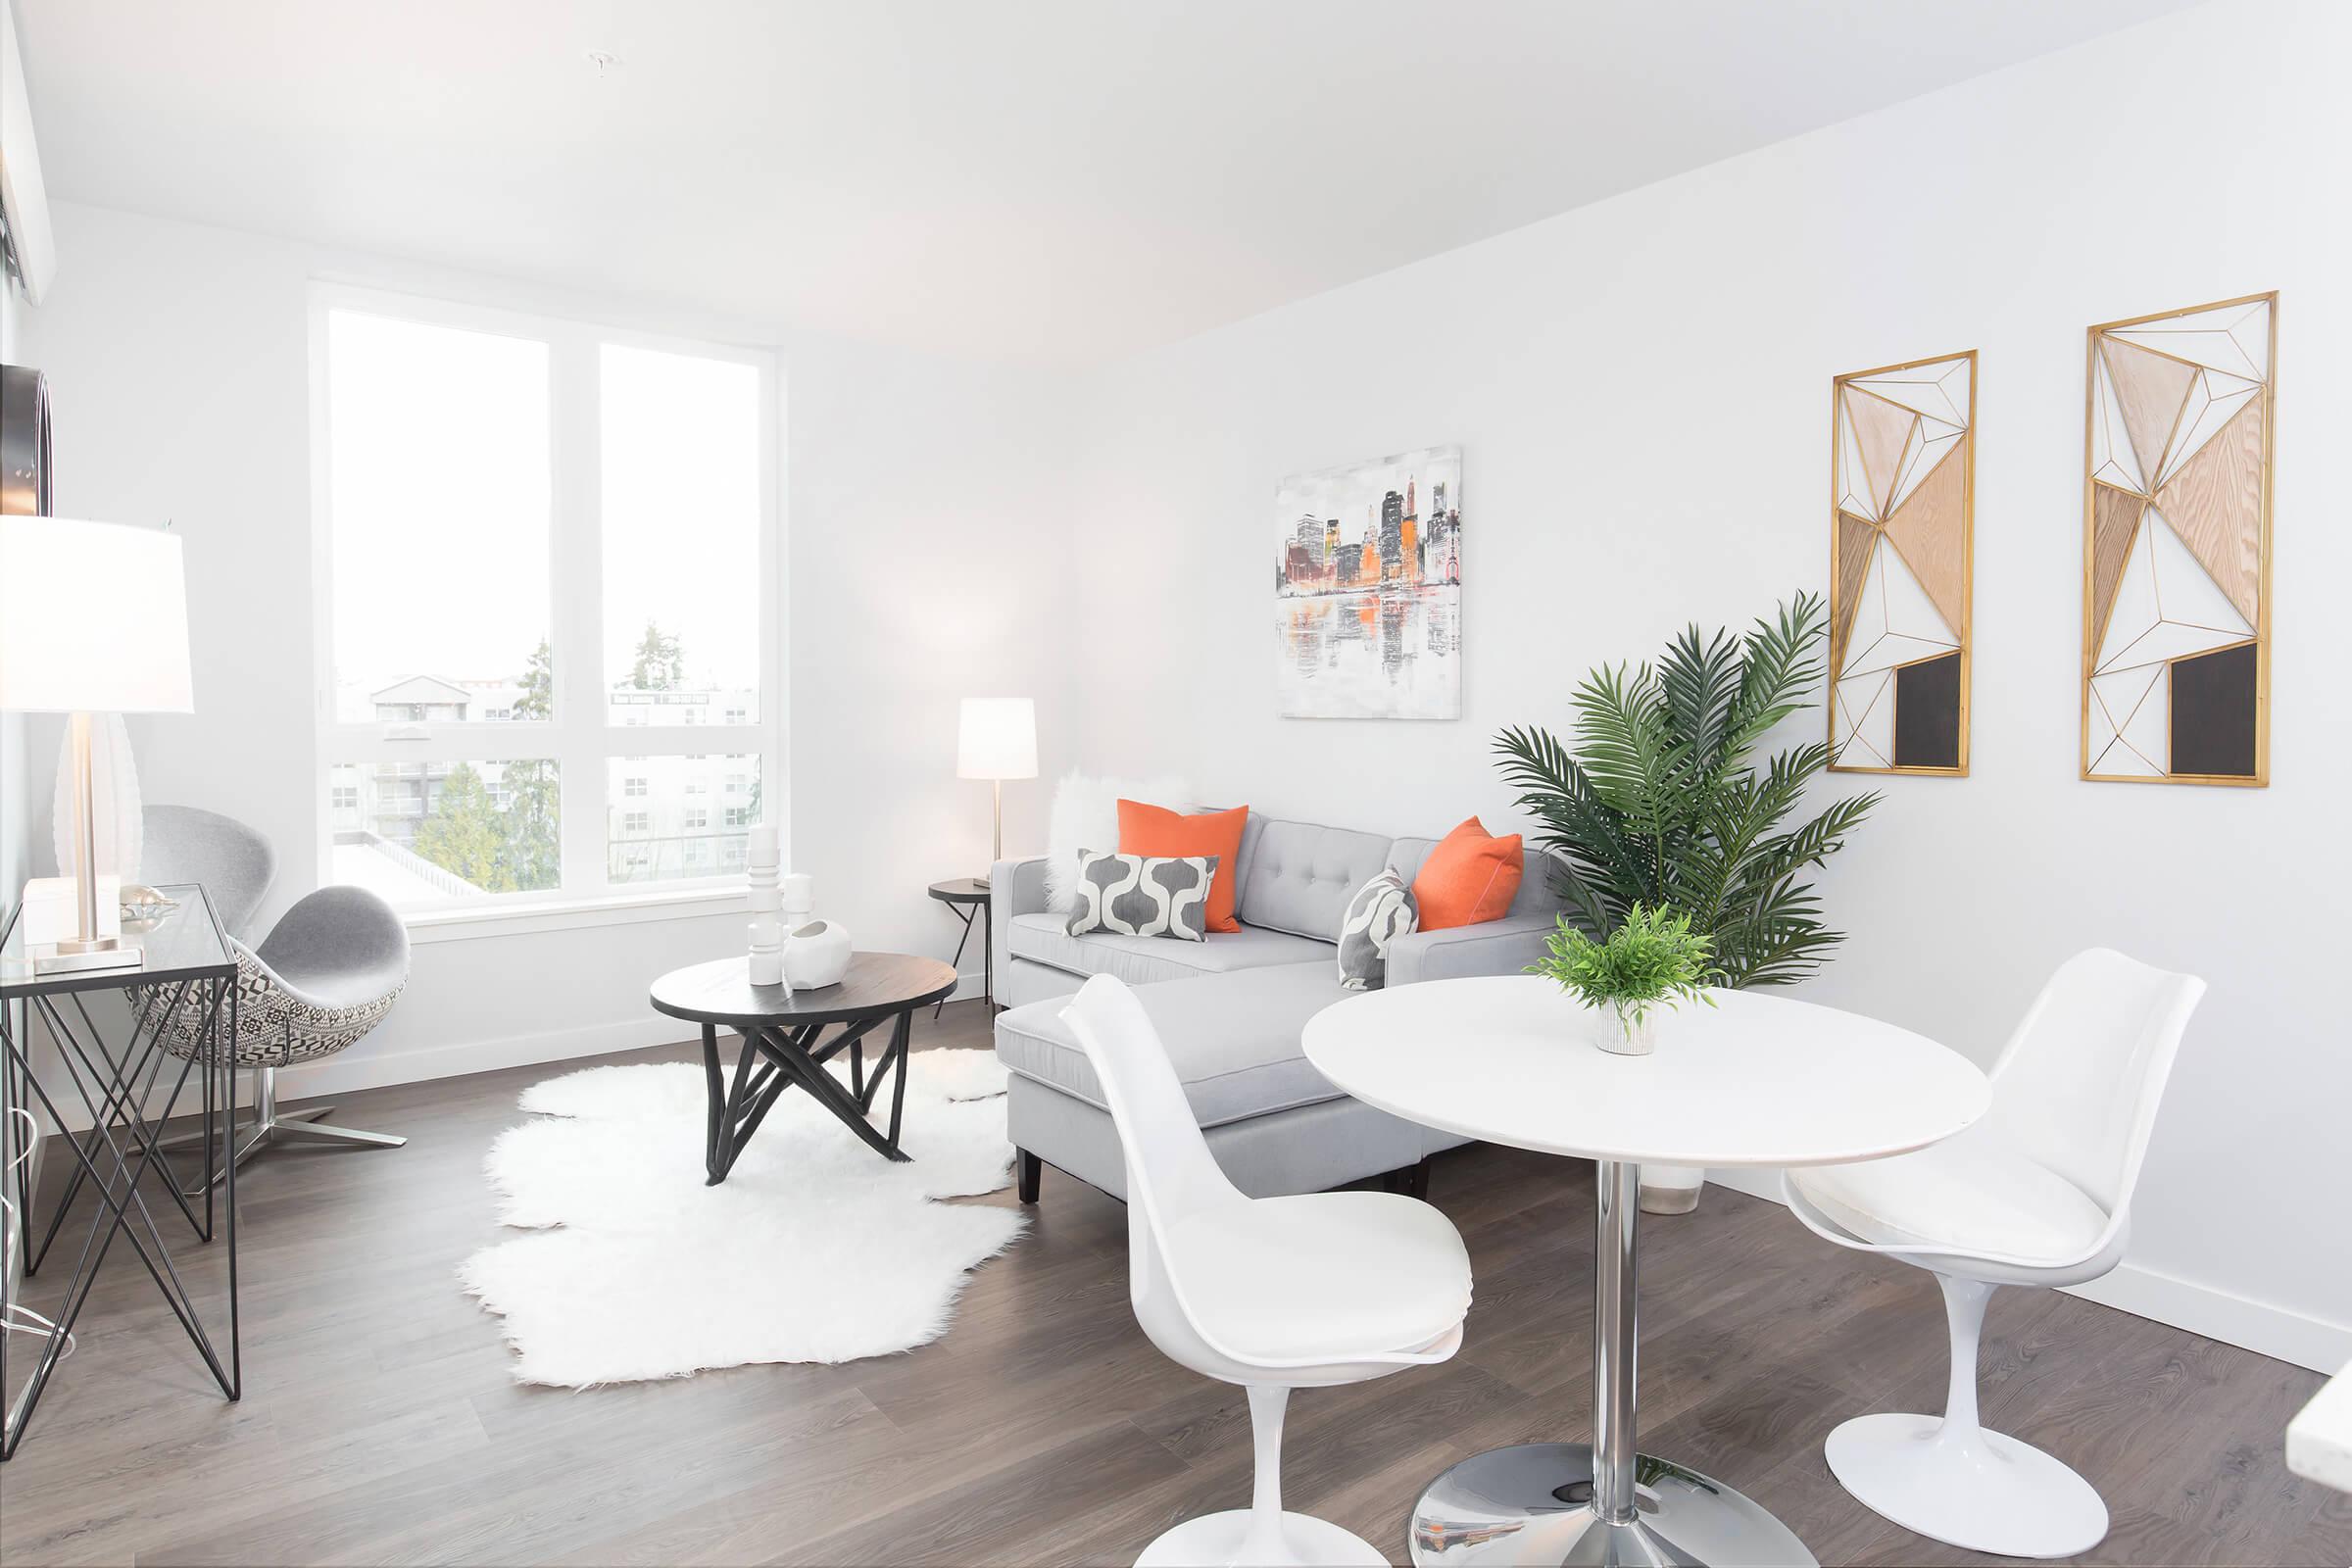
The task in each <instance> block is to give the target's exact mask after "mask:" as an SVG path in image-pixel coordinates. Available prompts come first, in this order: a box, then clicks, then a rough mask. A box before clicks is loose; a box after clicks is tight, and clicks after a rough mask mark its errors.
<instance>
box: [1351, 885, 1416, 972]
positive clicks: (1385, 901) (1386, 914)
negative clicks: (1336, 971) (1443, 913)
mask: <svg viewBox="0 0 2352 1568" xmlns="http://www.w3.org/2000/svg"><path fill="white" fill-rule="evenodd" d="M1420 926H1421V909H1420V907H1419V906H1418V905H1416V904H1415V903H1414V902H1413V890H1412V889H1411V888H1409V887H1406V886H1405V884H1404V878H1403V877H1402V876H1400V875H1398V874H1397V868H1396V867H1395V866H1391V867H1390V868H1389V869H1387V870H1385V871H1383V872H1381V873H1380V874H1379V875H1377V876H1375V877H1373V878H1372V880H1371V881H1369V882H1366V883H1365V884H1364V885H1363V886H1362V887H1360V888H1357V889H1356V890H1355V897H1354V898H1352V899H1349V900H1348V912H1347V913H1346V914H1344V915H1342V916H1341V917H1340V984H1341V985H1342V986H1344V987H1346V988H1347V989H1348V990H1349V991H1377V990H1379V989H1380V988H1381V986H1382V985H1383V984H1385V983H1386V982H1387V980H1388V977H1389V944H1390V943H1392V942H1394V941H1396V940H1397V938H1398V937H1408V936H1411V935H1412V934H1413V933H1414V932H1415V931H1417V930H1419V929H1420Z"/></svg>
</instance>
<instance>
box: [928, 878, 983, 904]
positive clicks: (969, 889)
mask: <svg viewBox="0 0 2352 1568" xmlns="http://www.w3.org/2000/svg"><path fill="white" fill-rule="evenodd" d="M931 896H932V897H933V898H935V899H937V900H938V901H939V902H940V903H942V904H986V903H987V902H988V884H987V883H985V882H983V881H981V880H980V879H979V878H978V877H976V876H952V877H950V878H948V879H947V880H946V881H945V882H934V883H932V884H931Z"/></svg>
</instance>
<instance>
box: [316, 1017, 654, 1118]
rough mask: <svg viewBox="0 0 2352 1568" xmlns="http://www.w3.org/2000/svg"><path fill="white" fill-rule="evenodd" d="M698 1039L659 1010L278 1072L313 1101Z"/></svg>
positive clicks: (349, 1057)
mask: <svg viewBox="0 0 2352 1568" xmlns="http://www.w3.org/2000/svg"><path fill="white" fill-rule="evenodd" d="M692 1038H694V1026H693V1025H692V1024H686V1023H680V1022H679V1021H678V1020H677V1019H675V1018H669V1017H664V1016H663V1015H662V1014H661V1013H658V1012H650V1011H649V1012H648V1013H647V1014H646V1015H645V1016H644V1017H641V1018H630V1019H627V1020H624V1021H622V1022H618V1023H608V1024H599V1025H597V1026H595V1027H593V1028H585V1029H583V1028H578V1027H573V1028H568V1029H548V1030H544V1031H541V1032H540V1033H537V1034H527V1035H508V1036H507V1037H505V1038H504V1039H500V1040H463V1041H452V1042H450V1043H449V1044H447V1045H440V1046H427V1047H425V1048H424V1049H422V1050H419V1051H403V1052H398V1053H393V1054H384V1055H369V1054H360V1055H356V1056H355V1055H352V1054H348V1053H346V1054H343V1055H338V1056H329V1057H327V1058H326V1059H325V1060H323V1061H316V1062H308V1063H305V1064H303V1065H301V1066H297V1067H285V1068H281V1069H279V1071H278V1075H277V1093H278V1098H279V1099H281V1100H312V1099H316V1098H318V1097H319V1096H320V1095H349V1094H355V1093H357V1092H358V1091H360V1090H362V1089H385V1088H389V1087H391V1086H392V1085H394V1084H417V1083H424V1082H426V1081H428V1080H430V1079H434V1078H462V1077H464V1076H465V1075H466V1074H467V1073H476V1072H496V1071H498V1070H499V1069H500V1068H502V1067H532V1066H536V1065H538V1064H539V1063H541V1062H543V1061H568V1060H570V1059H571V1058H572V1057H574V1056H606V1055H611V1054H613V1052H616V1051H640V1050H643V1049H644V1048H646V1047H648V1046H665V1045H669V1044H671V1043H672V1042H674V1041H679V1040H690V1039H692Z"/></svg>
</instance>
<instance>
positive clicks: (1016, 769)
mask: <svg viewBox="0 0 2352 1568" xmlns="http://www.w3.org/2000/svg"><path fill="white" fill-rule="evenodd" d="M956 777H957V778H984V779H987V780H989V781H990V782H991V783H992V784H993V785H994V786H995V789H996V824H997V827H996V840H995V846H996V847H995V850H994V852H993V853H992V854H991V855H990V856H989V864H990V865H991V866H994V865H995V864H996V862H997V861H999V860H1002V859H1003V858H1005V780H1006V779H1008V778H1035V777H1037V704H1036V703H1034V702H1032V701H1031V700H1030V699H1028V698H1026V697H966V698H965V699H964V700H963V718H962V722H961V723H960V724H959V725H958V726H957V729H956ZM977 880H979V881H982V882H985V881H987V880H988V878H986V877H980V878H977Z"/></svg>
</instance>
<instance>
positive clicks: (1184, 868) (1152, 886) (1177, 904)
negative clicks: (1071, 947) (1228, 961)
mask: <svg viewBox="0 0 2352 1568" xmlns="http://www.w3.org/2000/svg"><path fill="white" fill-rule="evenodd" d="M1216 874H1217V858H1216V857H1215V856H1213V855H1196V856H1173V855H1170V856H1159V855H1105V854H1099V853H1097V852H1096V851H1093V850H1080V851H1079V852H1078V890H1077V893H1078V896H1077V899H1076V900H1075V902H1073V903H1072V904H1071V906H1070V923H1069V925H1068V926H1067V927H1065V929H1066V930H1067V931H1068V932H1069V933H1070V935H1072V936H1079V935H1081V934H1083V933H1085V932H1088V931H1111V932H1115V933H1117V934H1118V935H1120V936H1127V937H1173V938H1175V939H1176V940H1177V941H1179V942H1200V941H1202V940H1204V939H1206V937H1207V936H1208V886H1209V883H1210V881H1211V880H1213V879H1214V878H1215V876H1216Z"/></svg>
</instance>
